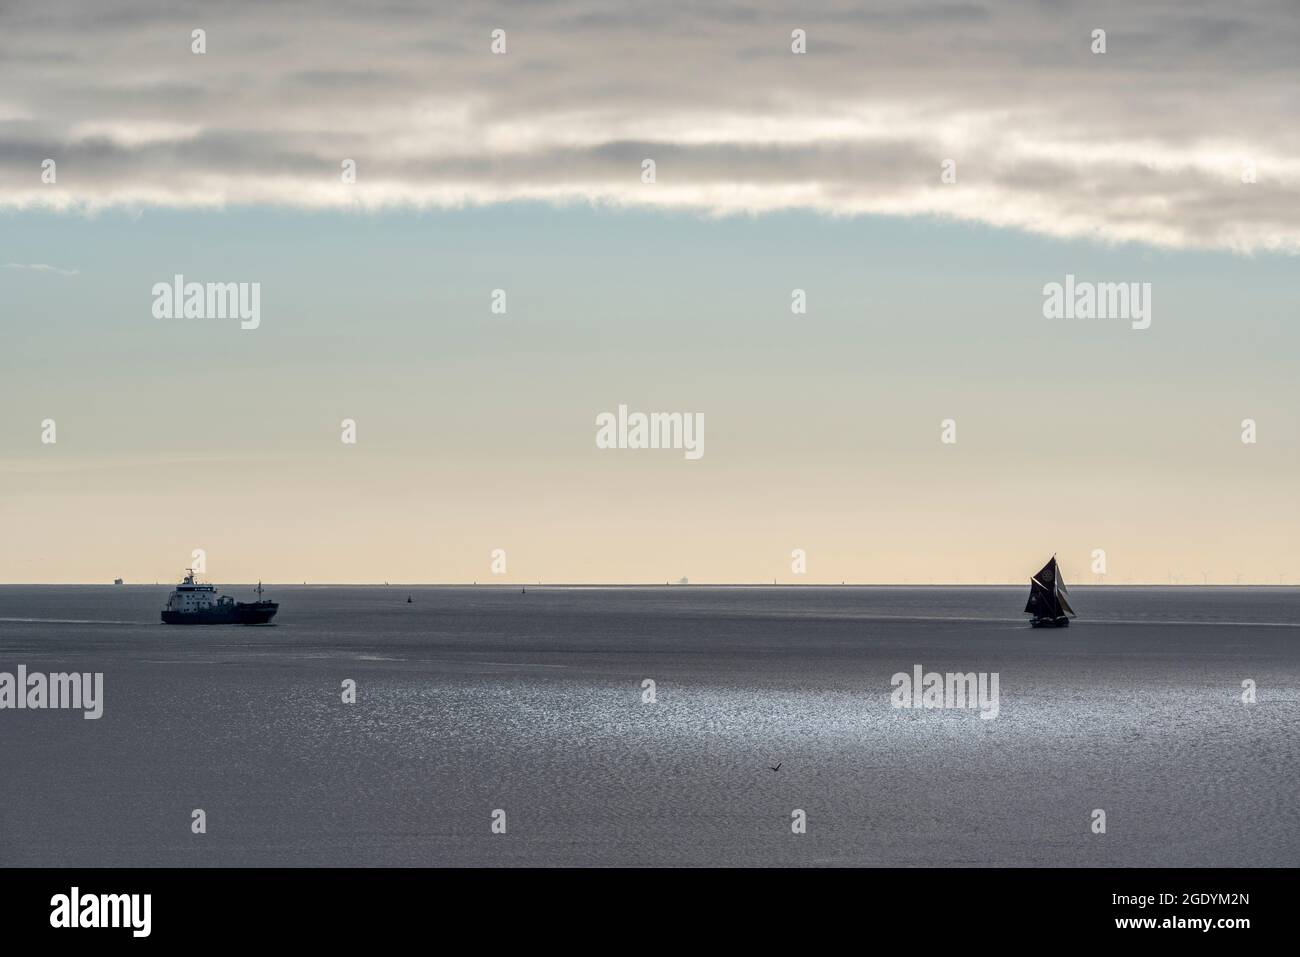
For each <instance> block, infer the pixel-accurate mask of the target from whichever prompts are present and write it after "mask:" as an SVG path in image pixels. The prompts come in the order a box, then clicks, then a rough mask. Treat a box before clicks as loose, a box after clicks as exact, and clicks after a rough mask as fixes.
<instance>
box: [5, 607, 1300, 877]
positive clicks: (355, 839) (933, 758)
mask: <svg viewBox="0 0 1300 957" xmlns="http://www.w3.org/2000/svg"><path fill="white" fill-rule="evenodd" d="M169 590H170V587H169V586H147V587H146V586H129V585H128V586H121V587H113V586H104V587H87V586H77V587H73V586H0V672H10V673H12V672H14V671H15V670H16V668H17V666H18V665H25V666H26V667H27V669H28V671H29V672H67V671H78V672H86V671H89V672H102V673H103V675H104V679H103V680H104V703H103V708H104V713H103V717H102V718H100V719H99V720H93V721H89V720H85V719H83V717H82V716H81V713H80V712H75V711H49V710H46V711H34V710H21V711H18V710H0V769H3V770H2V773H0V865H55V864H57V865H95V866H118V865H163V864H167V865H196V866H210V865H237V864H250V865H277V864H281V865H317V864H325V865H417V864H418V865H440V864H455V865H506V864H532V865H620V864H651V865H673V864H678V865H817V864H865V865H903V866H906V865H977V864H993V865H1024V864H1045V865H1183V864H1186V865H1242V866H1255V865H1270V866H1277V865H1287V866H1296V865H1300V811H1298V810H1297V802H1296V794H1297V793H1300V685H1298V683H1297V679H1298V678H1300V590H1297V589H1293V588H1192V587H1181V588H1120V587H1105V588H1095V587H1094V588H1089V587H1075V588H1073V589H1072V596H1073V603H1074V606H1075V607H1076V609H1077V610H1078V611H1079V613H1080V615H1081V618H1080V620H1079V621H1078V622H1076V624H1075V625H1074V626H1073V627H1071V628H1069V629H1064V630H1057V631H1033V630H1031V629H1029V628H1028V627H1027V626H1026V624H1025V622H1024V617H1023V616H1022V615H1021V614H1020V609H1021V608H1022V607H1023V605H1024V598H1025V590H1024V589H1021V588H989V587H967V588H960V587H957V588H923V587H915V588H851V587H850V588H814V587H800V588H705V587H694V586H691V587H672V588H665V587H662V586H660V587H649V588H542V587H536V586H533V587H529V588H528V591H527V594H520V591H519V587H518V586H514V587H496V588H492V587H479V588H454V587H405V586H403V587H401V588H396V587H394V588H384V587H325V586H321V587H311V586H306V587H304V586H296V587H293V586H276V587H275V588H273V589H272V590H271V592H270V594H269V595H268V597H271V598H274V599H276V600H278V601H280V602H281V610H280V614H279V616H278V617H277V619H276V625H275V626H273V627H265V628H240V627H202V628H179V627H168V626H164V625H161V624H159V623H158V610H159V609H160V608H161V606H162V604H163V602H164V601H165V599H166V597H167V594H168V592H169ZM224 590H225V591H226V592H227V593H229V594H232V595H234V596H236V597H237V598H240V599H241V600H251V596H250V594H249V587H248V586H226V587H225V588H224ZM408 595H409V596H410V597H411V598H412V599H413V600H412V602H410V603H407V601H406V599H407V596H408ZM916 665H920V666H921V667H922V669H923V670H924V671H926V672H929V671H936V672H945V673H946V672H961V673H966V672H976V673H981V672H982V673H990V674H991V673H996V674H997V675H998V679H999V698H998V713H997V717H996V718H994V719H992V720H986V719H981V717H980V712H979V710H978V709H957V708H953V709H933V710H927V709H898V708H894V707H892V706H891V701H890V693H891V691H892V690H893V687H892V685H891V678H892V676H893V675H894V674H895V673H899V672H904V673H908V674H911V673H912V671H913V668H914V667H915V666H916ZM647 680H648V681H652V682H653V692H654V701H653V702H649V701H647V700H645V699H646V697H647V696H648V695H647V692H648V691H649V690H650V687H649V686H647V685H646V684H645V683H646V682H647ZM1247 681H1249V682H1253V683H1254V687H1255V688H1256V700H1255V702H1254V703H1253V704H1246V703H1244V702H1243V700H1242V695H1243V682H1247ZM345 682H355V687H356V702H355V703H354V704H345V703H344V702H343V701H342V700H341V698H342V695H343V686H344V683H345ZM773 767H777V768H779V770H771V769H772V768H773ZM196 809H202V810H203V812H204V818H205V820H206V833H203V834H195V833H193V831H192V827H191V822H192V820H193V812H194V811H195V810H196ZM1098 810H1101V811H1104V813H1105V822H1106V831H1105V833H1094V831H1093V822H1094V820H1095V819H1096V815H1095V812H1096V811H1098ZM496 811H501V812H504V813H503V815H501V814H498V815H495V817H494V812H496ZM796 812H803V813H802V817H803V819H805V820H806V833H794V832H793V831H792V827H791V825H792V822H793V821H795V820H796V819H797V818H798V817H799V816H800V815H798V814H797V813H796ZM502 817H504V822H505V833H494V832H493V822H494V819H495V820H497V821H500V820H501V819H502Z"/></svg>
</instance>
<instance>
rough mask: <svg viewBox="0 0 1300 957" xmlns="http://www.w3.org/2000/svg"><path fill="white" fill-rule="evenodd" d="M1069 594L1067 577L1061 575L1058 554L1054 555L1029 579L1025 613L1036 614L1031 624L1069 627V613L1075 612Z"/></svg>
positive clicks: (1032, 626) (1035, 625) (1039, 626)
mask: <svg viewBox="0 0 1300 957" xmlns="http://www.w3.org/2000/svg"><path fill="white" fill-rule="evenodd" d="M1069 595H1070V593H1069V592H1068V591H1066V589H1065V579H1063V578H1062V577H1061V569H1060V566H1058V565H1057V564H1056V556H1055V555H1053V556H1052V558H1051V560H1050V561H1049V562H1048V563H1047V564H1046V565H1044V566H1043V567H1042V568H1041V569H1039V571H1038V574H1037V575H1035V576H1034V577H1033V578H1031V579H1029V601H1028V602H1026V603H1025V614H1027V615H1033V616H1034V617H1033V618H1031V619H1030V620H1029V626H1030V627H1031V628H1068V627H1069V625H1070V619H1069V618H1068V617H1067V615H1074V614H1075V612H1074V609H1073V608H1071V607H1070V601H1069ZM1075 617H1076V618H1077V617H1078V616H1077V615H1075Z"/></svg>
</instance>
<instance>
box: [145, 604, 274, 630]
mask: <svg viewBox="0 0 1300 957" xmlns="http://www.w3.org/2000/svg"><path fill="white" fill-rule="evenodd" d="M279 610H280V606H279V604H278V603H276V602H273V601H258V602H252V603H247V602H236V603H235V604H234V605H231V606H228V607H224V608H211V609H204V610H203V611H190V612H184V611H164V612H163V613H162V622H163V624H164V625H265V624H267V623H268V622H270V620H271V619H272V618H274V617H275V613H276V612H277V611H279Z"/></svg>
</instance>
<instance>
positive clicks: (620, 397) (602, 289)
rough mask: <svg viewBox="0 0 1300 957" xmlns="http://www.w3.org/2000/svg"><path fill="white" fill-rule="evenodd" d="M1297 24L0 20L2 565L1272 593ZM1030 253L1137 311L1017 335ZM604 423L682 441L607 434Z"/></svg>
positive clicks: (1072, 15) (1287, 480)
mask: <svg viewBox="0 0 1300 957" xmlns="http://www.w3.org/2000/svg"><path fill="white" fill-rule="evenodd" d="M1096 29H1104V30H1105V31H1106V34H1105V44H1106V50H1105V52H1104V53H1094V52H1092V48H1093V47H1094V46H1095V45H1096V44H1097V40H1096V39H1095V38H1094V36H1093V32H1094V30H1096ZM194 30H203V31H205V32H204V34H202V42H203V48H204V50H205V52H203V53H196V52H193V51H194V48H195V43H196V42H197V41H196V40H195V38H194V33H193V31H194ZM494 30H503V31H504V43H505V52H504V53H494V52H493V51H492V44H493V31H494ZM796 30H802V31H804V36H805V37H806V50H807V52H806V53H802V54H796V53H793V52H792V50H791V45H792V43H794V42H795V41H794V40H792V36H791V34H792V31H796ZM1297 34H1300V28H1298V27H1297V18H1296V16H1295V14H1294V12H1293V11H1289V10H1288V9H1287V7H1286V6H1285V5H1282V4H1263V3H1261V4H1250V5H1248V6H1246V7H1244V8H1243V9H1241V10H1235V9H1234V10H1225V9H1217V8H1216V6H1215V5H1211V4H1199V3H1178V4H1172V3H1171V4H1161V3H1150V4H1143V5H1142V7H1141V10H1130V9H1128V8H1127V6H1126V5H1119V4H1115V5H1108V4H1088V5H1086V6H1085V5H1082V4H1070V3H1038V4H1033V3H1018V4H1005V3H997V4H993V3H971V4H903V3H899V4H889V3H885V4H870V5H863V4H830V3H821V4H812V5H808V6H806V7H802V6H801V7H800V8H799V10H798V12H797V13H790V12H788V11H782V9H781V8H780V7H779V6H777V5H765V4H761V3H760V4H744V5H740V4H735V5H733V4H713V5H710V4H704V5H701V4H689V5H688V4H680V5H679V4H665V5H660V4H657V5H645V6H643V7H630V6H629V7H628V8H627V9H623V8H622V7H621V6H615V5H613V4H609V3H545V4H490V3H489V4H476V5H475V6H474V8H473V11H472V12H471V13H456V14H454V15H453V14H451V13H449V12H448V11H447V10H446V9H444V10H443V11H442V12H439V11H438V10H437V9H435V8H434V7H432V6H431V5H424V4H414V3H378V4H366V5H359V4H356V5H353V4H348V5H345V4H332V3H317V4H310V5H308V4H296V3H287V2H286V3H262V4H250V5H245V4H235V3H229V4H184V3H179V4H168V5H167V6H166V8H165V10H164V9H162V8H161V6H160V5H157V4H153V3H149V4H145V3H130V2H120V3H115V4H112V5H105V4H91V3H81V4H78V3H67V4H59V5H57V6H56V7H54V6H51V5H48V4H35V3H21V2H20V3H16V4H9V5H6V6H5V7H3V8H0V581H5V582H100V581H105V582H106V581H111V580H112V579H113V578H115V577H122V578H124V579H126V580H127V581H128V582H132V581H135V582H145V581H147V582H153V581H168V580H174V579H175V578H177V577H179V575H180V573H181V572H183V570H184V568H185V567H186V566H187V565H189V564H190V562H191V555H192V552H193V550H194V549H196V548H201V549H203V550H204V551H205V553H206V577H208V578H211V579H212V580H214V581H217V582H222V581H225V582H235V581H254V580H257V579H264V580H266V581H299V582H300V581H312V582H374V581H385V580H388V581H393V582H470V581H478V582H492V583H507V582H509V583H514V582H535V581H548V582H601V583H605V582H664V581H677V580H678V579H680V578H682V577H686V578H688V579H689V580H690V581H692V582H699V583H704V582H770V581H772V580H774V579H775V580H778V581H780V582H786V583H800V582H806V583H815V582H835V583H838V582H840V581H848V582H908V583H927V582H931V581H933V582H963V583H982V582H1020V581H1023V580H1025V579H1026V578H1027V576H1028V575H1029V574H1031V573H1032V572H1034V571H1036V570H1037V568H1038V567H1039V566H1040V565H1041V564H1042V563H1043V561H1044V560H1045V559H1046V558H1047V557H1048V556H1049V555H1051V554H1052V553H1053V552H1055V553H1057V554H1058V557H1059V558H1060V561H1061V563H1062V567H1063V569H1064V572H1065V575H1066V578H1067V580H1068V581H1085V582H1093V581H1102V582H1107V583H1115V584H1119V583H1125V582H1132V583H1136V582H1159V583H1164V582H1169V581H1177V582H1182V583H1187V584H1199V583H1202V582H1226V583H1232V582H1237V581H1241V582H1261V583H1272V584H1277V583H1279V582H1286V583H1292V584H1294V583H1298V582H1300V545H1297V544H1296V543H1297V541H1300V535H1297V532H1298V531H1300V528H1298V527H1297V525H1298V524H1300V522H1298V519H1300V514H1298V512H1300V510H1298V508H1297V504H1296V477H1297V475H1298V474H1300V471H1298V469H1297V466H1300V451H1298V450H1300V426H1297V424H1296V419H1295V410H1296V408H1297V398H1298V393H1300V387H1298V386H1297V384H1296V382H1297V375H1296V373H1297V368H1296V365H1297V356H1300V331H1297V325H1296V321H1297V320H1296V313H1297V308H1298V305H1300V294H1298V289H1297V281H1296V276H1297V269H1296V267H1297V265H1300V263H1298V261H1297V258H1296V255H1297V252H1298V251H1300V202H1297V200H1300V159H1297V157H1300V151H1297V145H1298V144H1297V139H1300V133H1298V132H1297V130H1296V128H1295V124H1294V123H1293V122H1291V119H1293V118H1294V116H1295V115H1296V114H1297V110H1296V108H1297V106H1300V104H1298V103H1297V97H1298V91H1300V87H1298V86H1297V83H1296V79H1297V73H1296V68H1295V66H1294V64H1293V62H1292V61H1293V60H1294V51H1295V49H1297V48H1298V47H1300V44H1297V41H1298V40H1300V36H1298V35H1297ZM647 159H650V160H653V161H654V179H653V181H652V182H648V181H646V173H645V160H647ZM46 160H53V161H54V177H53V180H54V181H53V182H47V181H45V180H44V179H43V173H44V172H45V161H46ZM349 160H350V161H352V162H353V163H354V164H355V171H356V177H355V182H350V181H349V182H345V181H344V179H345V178H346V177H345V176H344V169H345V164H346V161H349ZM48 178H49V176H48V174H46V179H48ZM177 274H181V275H183V276H184V277H185V279H186V280H187V281H196V282H200V283H206V282H214V283H215V282H220V283H227V282H231V283H249V284H252V283H256V284H258V287H259V290H260V297H261V298H260V314H259V317H258V323H257V326H256V328H247V329H246V328H241V323H240V322H239V320H238V319H230V318H184V317H175V318H172V317H166V316H164V317H159V316H158V315H156V314H155V313H156V311H157V310H156V309H155V306H156V293H155V291H154V290H155V286H156V284H159V283H168V284H169V283H171V282H172V280H173V277H174V276H175V275H177ZM1067 276H1074V277H1076V279H1077V280H1078V281H1081V282H1097V283H1137V284H1139V288H1143V284H1149V287H1146V288H1149V290H1150V293H1149V295H1150V305H1151V314H1150V319H1151V321H1150V325H1149V327H1148V328H1134V323H1133V322H1131V321H1129V319H1128V318H1126V317H1118V318H1092V319H1086V318H1076V319H1052V318H1047V317H1046V316H1045V315H1044V298H1045V294H1044V287H1045V285H1047V284H1050V283H1062V284H1064V283H1065V282H1066V277H1067ZM497 290H500V291H502V292H503V293H504V303H505V312H504V313H501V312H494V311H493V304H494V302H497V303H498V305H499V303H500V301H501V296H500V294H497V293H496V292H495V291H497ZM795 290H802V291H803V295H804V297H805V299H806V304H807V306H806V311H804V312H796V311H793V310H792V302H793V301H794V300H793V296H794V291H795ZM494 297H495V298H494ZM620 405H626V406H628V407H629V409H631V410H633V411H642V412H646V413H649V412H681V413H684V414H687V415H697V416H700V417H702V419H703V421H704V445H703V450H704V452H703V455H702V456H700V457H699V458H697V459H688V458H687V457H686V456H685V455H684V454H683V451H682V450H680V449H602V448H598V447H597V443H596V440H595V436H596V419H597V416H598V415H600V414H601V413H603V412H615V411H617V409H618V407H619V406H620ZM47 420H52V421H53V423H54V428H55V441H53V442H49V441H43V439H48V438H49V429H48V426H47V424H46V423H47ZM344 420H351V421H353V422H355V437H356V441H355V442H354V443H348V442H344V441H343V440H342V435H343V422H344ZM947 420H951V425H950V426H949V425H946V424H945V423H946V421H947ZM1245 420H1251V422H1252V423H1253V426H1252V431H1253V433H1254V434H1253V436H1252V437H1253V438H1254V441H1251V442H1246V441H1243V433H1244V432H1245V431H1246V427H1245V426H1244V424H1243V423H1244V422H1245ZM945 432H946V433H947V434H946V437H947V438H950V439H951V438H953V437H955V441H948V442H945V441H944V438H945ZM498 549H499V550H501V552H503V553H504V558H505V571H504V573H496V572H499V571H500V569H501V561H500V558H498V559H497V561H496V565H495V571H494V564H493V557H494V551H495V550H498ZM796 549H799V550H801V551H802V554H803V563H804V564H803V567H804V568H805V569H806V570H805V571H803V572H798V571H797V570H796V568H795V567H794V566H793V565H792V563H793V561H794V558H793V555H792V553H793V552H794V551H795V550H796ZM1098 550H1100V551H1101V552H1104V562H1105V573H1104V574H1102V573H1100V572H1098V571H1096V568H1097V567H1098V565H1097V562H1098V559H1097V552H1098Z"/></svg>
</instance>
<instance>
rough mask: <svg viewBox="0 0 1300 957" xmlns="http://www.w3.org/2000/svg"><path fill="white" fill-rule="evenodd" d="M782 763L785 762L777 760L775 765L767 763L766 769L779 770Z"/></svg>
mask: <svg viewBox="0 0 1300 957" xmlns="http://www.w3.org/2000/svg"><path fill="white" fill-rule="evenodd" d="M782 764H785V762H784V761H779V762H777V765H776V767H772V765H770V764H769V765H768V766H767V769H768V770H769V771H780V770H781V765H782Z"/></svg>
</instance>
